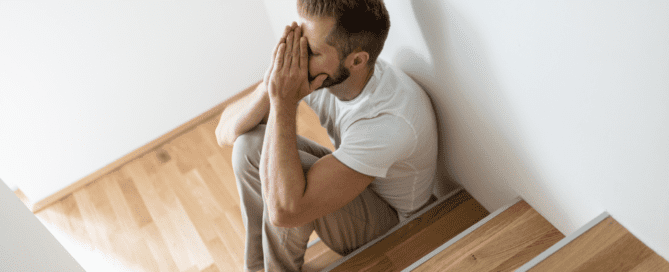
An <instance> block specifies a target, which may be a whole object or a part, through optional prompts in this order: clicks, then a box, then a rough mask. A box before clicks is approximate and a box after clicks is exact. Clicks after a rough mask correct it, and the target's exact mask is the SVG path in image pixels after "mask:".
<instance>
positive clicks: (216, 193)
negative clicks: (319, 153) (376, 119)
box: [16, 103, 341, 272]
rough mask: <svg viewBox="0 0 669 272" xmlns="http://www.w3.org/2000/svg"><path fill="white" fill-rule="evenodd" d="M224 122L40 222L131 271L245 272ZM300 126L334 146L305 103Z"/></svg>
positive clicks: (309, 265)
mask: <svg viewBox="0 0 669 272" xmlns="http://www.w3.org/2000/svg"><path fill="white" fill-rule="evenodd" d="M219 116H220V112H219V113H217V114H214V115H212V117H210V118H209V119H204V120H199V121H198V123H197V124H195V125H194V126H193V124H189V126H190V127H189V128H188V129H187V130H183V131H182V132H181V134H179V135H178V136H177V137H173V138H169V139H168V140H166V141H164V142H163V143H162V144H161V145H158V146H155V148H154V149H152V150H149V151H147V152H144V153H142V154H141V155H139V156H137V157H136V158H134V159H132V160H130V161H127V162H125V163H124V164H123V165H121V166H119V167H116V168H115V169H113V170H111V171H108V172H107V173H106V174H104V175H102V176H100V177H98V178H96V179H94V180H92V181H90V182H87V183H86V184H84V185H83V186H80V187H78V188H77V189H76V190H74V191H72V192H70V193H69V194H67V195H65V196H64V197H61V198H59V200H57V201H53V202H50V204H49V205H48V206H46V207H44V209H42V210H41V211H39V212H37V213H36V216H38V217H40V219H42V220H43V221H44V222H46V223H47V224H49V225H51V226H52V227H54V228H57V229H59V230H62V231H63V232H64V233H66V234H67V235H68V236H70V237H71V238H72V239H73V240H74V241H76V242H78V243H81V244H84V245H86V246H87V247H89V248H91V249H96V250H99V251H100V252H102V253H104V254H106V255H107V256H109V257H111V258H114V259H115V260H116V261H118V262H119V263H121V264H123V265H124V266H126V267H127V268H129V269H130V270H132V271H152V272H153V271H178V272H182V271H242V267H243V262H244V256H243V254H244V239H245V231H244V226H243V224H242V217H241V210H240V206H239V194H238V192H237V185H236V182H235V177H234V174H233V173H232V164H231V156H232V147H230V146H225V147H219V146H218V145H217V143H216V136H215V129H216V125H217V124H218V120H219V118H220V117H219ZM298 123H299V124H300V125H299V128H298V134H300V135H303V136H305V137H307V138H310V139H312V140H314V141H316V142H318V143H320V144H322V145H324V146H326V147H327V146H329V147H330V148H332V144H331V143H330V142H329V138H328V136H327V134H325V135H323V134H324V133H325V130H324V129H323V128H322V127H320V124H319V123H318V118H317V117H316V116H315V113H313V111H311V110H310V109H309V108H308V106H306V104H304V103H303V104H301V105H300V113H299V116H298ZM16 194H17V196H21V197H24V196H22V194H21V192H20V191H18V192H17V193H16ZM23 200H24V201H28V200H27V199H25V198H24V199H23ZM24 203H25V202H24ZM27 205H28V204H27ZM317 237H318V236H316V235H315V233H314V235H312V237H311V240H313V239H316V238H317ZM306 257H307V258H306V260H307V262H306V263H305V269H307V270H309V269H312V271H314V269H316V270H318V269H321V268H323V267H326V266H327V265H329V264H331V263H332V262H334V261H336V260H337V259H339V258H340V257H341V256H339V255H337V254H336V253H334V252H333V251H332V250H330V249H329V248H327V246H325V245H324V244H323V243H322V242H319V243H317V244H316V245H315V246H313V247H311V248H309V249H308V250H307V253H306Z"/></svg>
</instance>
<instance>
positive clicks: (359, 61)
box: [349, 51, 369, 70]
mask: <svg viewBox="0 0 669 272" xmlns="http://www.w3.org/2000/svg"><path fill="white" fill-rule="evenodd" d="M349 57H350V59H351V61H350V64H349V65H350V69H351V70H355V69H359V68H364V67H366V66H367V62H368V61H369V53H367V52H365V51H357V52H353V53H351V55H350V56H349Z"/></svg>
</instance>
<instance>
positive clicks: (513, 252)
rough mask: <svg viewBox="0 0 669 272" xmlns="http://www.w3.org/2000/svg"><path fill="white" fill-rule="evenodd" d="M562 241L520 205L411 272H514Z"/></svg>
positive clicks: (544, 223)
mask: <svg viewBox="0 0 669 272" xmlns="http://www.w3.org/2000/svg"><path fill="white" fill-rule="evenodd" d="M562 238H564V235H562V234H561V233H560V232H559V231H557V229H555V228H554V227H553V226H552V225H551V224H550V223H549V222H548V221H546V220H545V219H544V218H543V217H542V216H541V215H540V214H539V213H537V212H536V211H535V210H534V209H532V208H531V207H530V206H529V205H528V204H527V203H526V202H525V201H520V202H518V203H516V204H515V205H513V206H511V207H510V208H509V209H507V210H506V211H504V212H502V213H500V214H499V215H498V216H496V217H494V218H492V219H491V220H490V221H488V222H487V223H486V224H483V225H482V226H481V227H479V228H478V229H476V230H474V231H473V232H472V233H470V234H468V235H466V236H465V237H463V238H462V239H460V240H459V241H457V242H456V243H454V244H453V245H451V246H450V247H448V248H446V249H445V250H443V251H442V252H440V253H438V254H437V255H435V256H434V257H432V258H431V259H430V260H428V261H427V262H425V263H423V264H422V265H421V266H419V267H418V268H416V269H415V270H414V271H514V270H515V269H516V268H518V267H520V266H522V265H523V264H525V263H526V262H528V261H529V260H531V259H532V258H534V257H535V256H536V255H539V254H540V253H541V252H543V251H544V250H546V249H547V248H549V247H550V246H552V245H553V244H555V243H557V242H558V241H559V240H560V239H562Z"/></svg>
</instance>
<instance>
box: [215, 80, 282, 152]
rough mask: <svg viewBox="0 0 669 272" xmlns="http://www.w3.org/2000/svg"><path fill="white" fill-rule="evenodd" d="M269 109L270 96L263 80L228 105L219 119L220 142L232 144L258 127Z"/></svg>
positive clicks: (218, 134)
mask: <svg viewBox="0 0 669 272" xmlns="http://www.w3.org/2000/svg"><path fill="white" fill-rule="evenodd" d="M268 111H269V97H268V95H267V91H266V89H265V85H264V84H263V83H262V82H261V83H260V84H259V85H258V86H257V87H256V89H255V90H253V91H252V92H251V93H249V94H248V95H247V96H244V97H242V98H240V99H238V100H237V101H235V102H233V103H231V104H230V105H228V106H227V107H226V108H225V110H223V113H221V119H220V121H219V124H218V127H217V128H216V130H217V137H218V138H219V144H221V145H232V144H233V143H234V142H235V140H236V139H237V137H239V136H240V135H242V134H244V133H246V132H247V131H249V130H251V129H252V128H254V127H256V126H257V125H258V124H260V123H261V121H262V119H263V117H265V116H266V115H267V112H268Z"/></svg>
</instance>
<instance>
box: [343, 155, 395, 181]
mask: <svg viewBox="0 0 669 272" xmlns="http://www.w3.org/2000/svg"><path fill="white" fill-rule="evenodd" d="M332 156H334V157H335V158H337V159H338V160H339V161H340V162H341V163H343V164H345V165H346V166H348V167H350V168H352V169H353V170H355V171H358V172H360V173H363V174H365V175H369V176H374V177H380V178H385V177H386V174H387V173H388V169H383V168H376V167H372V166H369V165H366V164H364V163H361V162H359V161H357V160H356V159H354V158H353V157H351V156H349V155H347V154H346V153H342V152H337V150H335V152H334V153H332Z"/></svg>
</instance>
